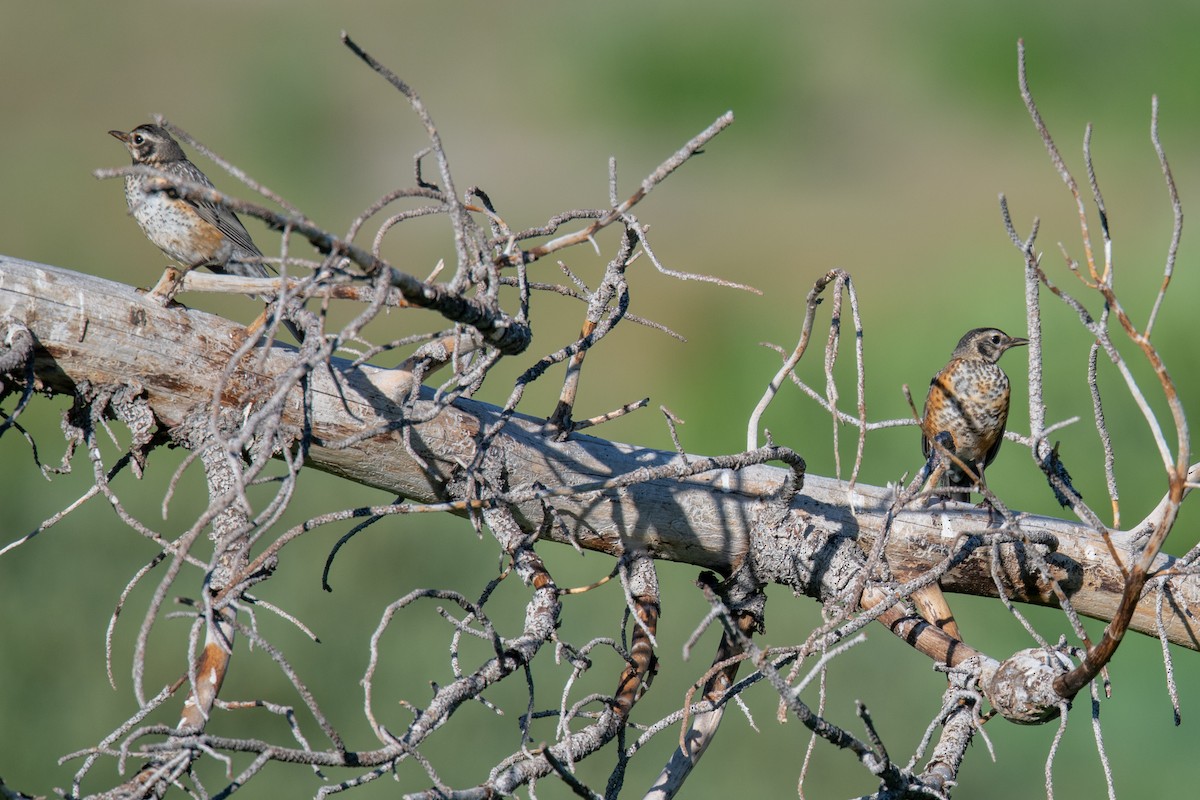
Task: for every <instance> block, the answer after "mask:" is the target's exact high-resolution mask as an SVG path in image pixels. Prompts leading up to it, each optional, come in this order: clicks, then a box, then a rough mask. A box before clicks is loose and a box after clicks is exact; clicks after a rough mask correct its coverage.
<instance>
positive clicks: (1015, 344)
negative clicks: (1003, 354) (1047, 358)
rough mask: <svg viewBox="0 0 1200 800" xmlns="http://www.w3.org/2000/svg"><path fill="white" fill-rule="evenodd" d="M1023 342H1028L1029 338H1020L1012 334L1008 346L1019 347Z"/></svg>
mask: <svg viewBox="0 0 1200 800" xmlns="http://www.w3.org/2000/svg"><path fill="white" fill-rule="evenodd" d="M1023 344H1029V340H1028V339H1022V338H1021V337H1020V336H1014V337H1013V338H1012V340H1010V341H1009V343H1008V346H1009V347H1020V346H1021V345H1023Z"/></svg>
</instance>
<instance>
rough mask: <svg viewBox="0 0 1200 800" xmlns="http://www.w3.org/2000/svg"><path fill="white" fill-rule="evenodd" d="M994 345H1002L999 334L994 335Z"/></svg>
mask: <svg viewBox="0 0 1200 800" xmlns="http://www.w3.org/2000/svg"><path fill="white" fill-rule="evenodd" d="M992 344H1000V334H998V333H993V334H992Z"/></svg>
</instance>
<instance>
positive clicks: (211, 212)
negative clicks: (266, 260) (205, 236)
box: [180, 161, 268, 278]
mask: <svg viewBox="0 0 1200 800" xmlns="http://www.w3.org/2000/svg"><path fill="white" fill-rule="evenodd" d="M180 168H181V169H180V172H181V175H182V177H183V178H184V179H185V180H188V181H191V182H192V183H198V184H200V185H201V186H208V187H210V188H214V189H215V188H216V187H215V186H213V183H212V181H210V180H209V179H208V176H207V175H205V174H204V173H203V172H201V171H200V169H199V168H198V167H197V166H196V165H195V164H193V163H192V162H190V161H184V162H181V163H180ZM188 203H190V204H191V205H192V206H193V207H195V209H196V211H197V213H199V214H200V218H201V219H203V220H204V221H205V222H208V223H211V224H212V225H214V226H216V228H217V230H219V231H220V232H221V233H222V234H224V235H225V238H226V239H228V240H229V241H230V243H231V244H233V246H234V247H235V248H236V249H238V250H241V251H242V256H243V257H249V256H261V255H262V251H261V250H259V249H258V245H256V244H254V240H253V239H251V238H250V233H249V232H248V231H247V230H246V226H245V225H243V224H242V221H241V220H240V219H238V217H237V214H235V213H233V212H232V211H230V210H229V209H228V208H224V207H222V206H219V205H217V204H216V203H206V202H202V201H197V200H188ZM234 256H235V258H236V256H237V254H236V253H235V254H234ZM246 266H248V267H251V268H253V270H254V271H255V272H256V273H258V274H259V276H260V277H264V278H265V277H267V275H268V272H267V267H266V265H265V264H247V265H246Z"/></svg>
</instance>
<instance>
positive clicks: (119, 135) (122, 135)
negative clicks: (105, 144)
mask: <svg viewBox="0 0 1200 800" xmlns="http://www.w3.org/2000/svg"><path fill="white" fill-rule="evenodd" d="M108 135H109V136H112V137H113V138H114V139H120V140H121V141H122V142H124V143H125V144H129V134H128V133H126V132H125V131H109V132H108Z"/></svg>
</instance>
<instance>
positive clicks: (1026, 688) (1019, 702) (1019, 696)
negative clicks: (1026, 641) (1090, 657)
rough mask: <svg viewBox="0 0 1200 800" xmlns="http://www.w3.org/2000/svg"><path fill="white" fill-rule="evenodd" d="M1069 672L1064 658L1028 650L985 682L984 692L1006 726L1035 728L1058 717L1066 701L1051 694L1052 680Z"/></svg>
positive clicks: (1000, 668)
mask: <svg viewBox="0 0 1200 800" xmlns="http://www.w3.org/2000/svg"><path fill="white" fill-rule="evenodd" d="M1070 668H1071V662H1070V660H1069V659H1068V658H1067V657H1066V656H1065V655H1063V654H1061V653H1055V652H1052V651H1047V650H1046V649H1045V648H1041V647H1031V648H1029V649H1027V650H1021V651H1018V652H1017V653H1015V654H1014V655H1012V656H1011V657H1010V658H1009V659H1008V660H1007V661H1005V662H1004V663H1002V664H1001V665H1000V666H999V667H998V668H997V669H996V671H995V673H994V674H993V675H992V676H991V677H990V678H988V679H986V680H985V683H984V690H985V692H986V694H987V697H988V700H989V701H991V703H992V706H993V707H994V708H995V709H996V710H997V711H998V712H1000V715H1001V716H1003V717H1004V718H1005V719H1007V720H1008V721H1009V722H1015V723H1017V724H1018V725H1039V724H1041V723H1043V722H1047V721H1049V720H1052V719H1054V718H1055V717H1057V716H1058V715H1059V713H1060V711H1061V707H1062V704H1063V703H1064V702H1066V701H1065V700H1064V698H1063V697H1062V696H1061V695H1059V693H1058V692H1056V691H1055V690H1054V679H1055V678H1057V677H1058V676H1060V675H1062V674H1063V673H1064V672H1066V671H1067V670H1069V669H1070Z"/></svg>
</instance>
